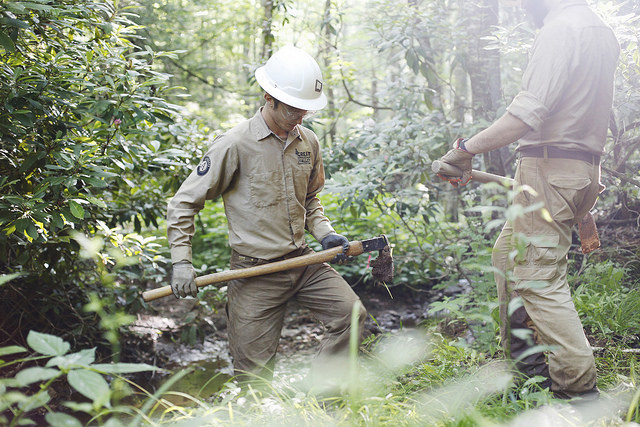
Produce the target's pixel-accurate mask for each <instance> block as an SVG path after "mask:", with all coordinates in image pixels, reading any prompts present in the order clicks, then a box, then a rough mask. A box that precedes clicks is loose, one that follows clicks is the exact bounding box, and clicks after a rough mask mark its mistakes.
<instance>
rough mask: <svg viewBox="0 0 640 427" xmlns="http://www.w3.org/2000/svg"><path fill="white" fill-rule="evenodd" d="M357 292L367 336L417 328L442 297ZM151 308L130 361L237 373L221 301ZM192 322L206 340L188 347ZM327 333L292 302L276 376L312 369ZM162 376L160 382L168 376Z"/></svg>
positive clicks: (141, 320) (168, 301)
mask: <svg viewBox="0 0 640 427" xmlns="http://www.w3.org/2000/svg"><path fill="white" fill-rule="evenodd" d="M398 289H399V288H398ZM354 290H355V291H356V293H358V294H359V296H360V298H361V300H362V302H363V304H364V305H365V307H366V308H367V311H368V313H369V318H368V319H367V321H366V324H365V328H366V332H365V334H366V335H371V334H376V335H377V334H380V333H383V332H388V333H393V332H396V331H398V330H400V329H402V328H412V327H415V326H417V325H418V324H419V323H420V322H422V321H423V320H425V319H426V318H427V309H428V305H429V303H430V302H431V301H434V300H436V299H439V298H441V297H442V294H443V293H442V292H424V293H416V292H412V293H409V292H408V291H406V290H405V291H401V290H394V288H392V290H391V291H387V289H385V288H375V289H372V288H367V289H365V288H364V287H363V288H362V289H354ZM460 291H461V289H452V290H450V292H452V293H453V292H460ZM462 291H464V290H462ZM390 292H391V294H392V295H393V297H392V296H391V295H390ZM447 293H449V292H447ZM150 305H151V307H152V309H153V312H150V313H146V314H140V315H138V321H137V322H136V323H135V325H134V326H133V328H132V332H134V333H135V335H132V336H131V337H130V339H131V341H132V342H130V343H129V344H130V345H129V346H128V348H129V349H131V351H132V352H135V353H127V359H132V360H131V361H134V360H135V361H136V362H146V363H149V364H154V365H156V366H158V367H160V368H164V369H167V370H169V371H172V372H175V371H176V370H178V369H180V368H183V367H187V366H191V367H193V366H197V367H199V368H200V370H203V369H205V368H203V366H205V365H207V364H209V365H207V366H206V369H207V370H210V369H212V368H213V369H215V370H216V371H217V372H219V373H220V374H223V375H224V376H225V378H228V377H229V376H231V375H232V374H233V368H232V361H231V357H230V355H229V349H228V344H227V334H226V316H225V313H224V306H223V304H222V303H219V304H217V306H216V312H209V313H204V312H203V311H202V310H203V308H202V306H201V305H200V304H199V302H198V300H195V299H181V300H176V299H175V298H173V297H167V298H162V299H159V300H156V301H154V302H152V303H151V304H150ZM195 313H197V314H195ZM193 318H196V319H199V320H198V321H199V323H198V324H199V327H200V328H201V329H202V330H204V331H206V336H205V337H204V340H203V341H202V342H199V343H196V344H195V345H188V344H185V343H183V342H181V340H180V336H181V334H182V333H183V331H184V330H185V328H188V327H189V326H190V325H189V323H188V319H193ZM192 321H193V320H192ZM323 334H324V328H323V326H322V325H321V324H320V323H319V322H317V321H316V320H315V319H314V318H313V316H312V315H311V313H310V312H309V310H307V309H305V308H303V307H301V306H299V305H298V304H297V303H296V302H295V301H290V302H289V304H288V308H287V314H286V318H285V325H284V327H283V329H282V334H281V339H280V345H279V347H278V362H277V365H276V372H275V375H276V376H279V375H289V376H291V375H294V376H295V375H297V374H296V372H299V371H301V369H300V368H302V370H304V369H305V368H306V367H308V365H309V364H310V362H311V361H312V360H313V357H314V355H315V354H316V352H317V349H318V348H319V344H320V342H321V340H322V337H323ZM133 340H137V342H133ZM211 364H213V365H211ZM294 371H295V372H294ZM159 377H160V378H159V379H161V378H162V377H164V375H160V376H159ZM151 387H152V388H153V387H155V385H151ZM183 390H184V389H183Z"/></svg>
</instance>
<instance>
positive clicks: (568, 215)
mask: <svg viewBox="0 0 640 427" xmlns="http://www.w3.org/2000/svg"><path fill="white" fill-rule="evenodd" d="M549 185H550V186H551V188H552V189H553V192H551V194H549V197H548V198H547V201H548V205H549V206H548V209H549V211H550V213H551V216H552V217H553V218H554V219H555V220H556V221H570V220H574V219H575V217H576V215H577V212H578V210H580V209H581V207H582V204H583V203H584V201H585V197H586V196H587V193H588V191H589V187H590V185H591V179H589V178H588V177H569V176H551V177H549Z"/></svg>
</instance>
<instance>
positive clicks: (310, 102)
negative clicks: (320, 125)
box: [255, 66, 327, 111]
mask: <svg viewBox="0 0 640 427" xmlns="http://www.w3.org/2000/svg"><path fill="white" fill-rule="evenodd" d="M255 76H256V81H257V82H258V84H259V85H260V87H261V88H262V89H264V91H265V92H267V93H268V94H269V95H271V96H272V97H274V98H275V99H277V100H278V101H280V102H284V103H285V104H287V105H290V106H292V107H295V108H299V109H300V110H306V111H318V110H321V109H323V108H324V107H326V106H327V97H326V96H325V94H324V93H323V92H320V95H319V96H318V97H317V98H313V99H301V98H296V97H294V96H291V95H289V94H287V93H286V92H284V91H283V90H282V89H280V88H278V87H276V85H275V84H274V83H273V82H272V81H271V79H269V78H268V77H267V74H266V72H265V67H264V66H262V67H260V68H258V69H257V70H256V73H255Z"/></svg>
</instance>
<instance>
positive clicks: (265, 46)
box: [261, 0, 274, 60]
mask: <svg viewBox="0 0 640 427" xmlns="http://www.w3.org/2000/svg"><path fill="white" fill-rule="evenodd" d="M273 1H274V0H262V7H263V9H264V21H262V54H261V57H262V59H263V60H267V59H268V58H269V57H270V56H271V54H272V53H273V41H274V37H273V31H272V29H271V26H272V24H273V9H274V4H273Z"/></svg>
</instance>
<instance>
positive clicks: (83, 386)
mask: <svg viewBox="0 0 640 427" xmlns="http://www.w3.org/2000/svg"><path fill="white" fill-rule="evenodd" d="M27 343H28V344H29V347H30V348H31V349H32V350H33V351H34V352H35V354H33V355H30V356H28V357H24V358H20V359H15V360H13V361H4V360H0V369H4V370H5V372H6V370H7V369H8V367H9V366H10V365H16V364H29V365H33V364H34V363H36V362H41V361H42V360H44V359H48V360H47V363H46V364H45V365H44V366H30V367H27V368H24V369H21V370H20V371H19V372H18V373H17V374H16V375H15V376H14V377H13V378H3V379H0V423H1V424H3V425H11V426H14V425H24V424H26V423H30V424H33V423H34V420H32V419H30V418H29V417H30V416H35V415H36V414H37V412H38V410H46V416H45V420H46V421H47V423H48V424H49V425H67V426H80V425H83V424H82V423H80V421H79V420H78V418H76V417H75V416H73V415H70V414H69V412H77V413H78V414H80V415H81V416H82V417H83V418H87V419H94V420H95V419H100V420H104V419H105V418H107V415H109V414H110V415H113V414H115V413H120V412H123V413H127V414H129V415H135V412H134V411H133V410H132V408H127V407H116V406H114V404H117V400H118V399H121V398H122V397H124V396H126V395H127V394H131V393H132V390H131V389H130V388H128V386H126V382H125V381H123V380H122V379H121V378H122V377H121V376H120V375H121V374H127V373H134V372H144V371H153V370H156V369H157V368H156V367H154V366H149V365H147V364H143V363H136V364H131V363H95V361H96V354H95V350H96V349H95V348H92V349H90V350H81V351H79V352H77V353H69V350H70V349H71V345H70V344H69V343H68V342H66V341H64V340H62V339H61V338H59V337H56V336H53V335H49V334H42V333H39V332H35V331H31V332H29V335H28V337H27ZM26 351H27V349H26V348H24V347H21V346H10V347H2V348H0V356H1V357H6V356H12V357H13V356H15V355H18V354H21V353H25V352H26ZM105 375H108V376H112V379H113V381H112V384H111V385H110V384H109V383H108V382H107V380H106V379H105V378H104V376H105ZM62 379H66V381H67V384H68V386H69V387H71V388H72V389H73V390H75V391H76V392H78V393H79V395H81V396H82V397H83V398H84V399H86V400H84V399H82V400H81V401H68V402H63V403H62V406H63V407H64V408H60V410H55V409H52V407H51V406H50V405H51V400H52V394H51V393H50V391H51V390H52V388H53V384H54V382H55V381H59V380H62ZM34 385H38V386H39V387H37V388H36V389H33V386H34ZM34 390H35V391H34ZM123 391H124V393H123ZM87 400H88V401H87Z"/></svg>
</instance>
